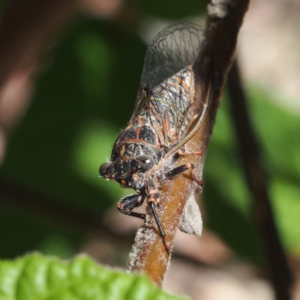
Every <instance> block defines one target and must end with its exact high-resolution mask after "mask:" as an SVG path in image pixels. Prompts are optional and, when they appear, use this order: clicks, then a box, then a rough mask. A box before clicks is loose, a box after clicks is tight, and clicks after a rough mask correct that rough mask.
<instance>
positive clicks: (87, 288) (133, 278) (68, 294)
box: [0, 254, 180, 300]
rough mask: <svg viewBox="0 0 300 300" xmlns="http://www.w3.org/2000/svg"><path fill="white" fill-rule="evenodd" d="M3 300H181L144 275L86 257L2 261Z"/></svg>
mask: <svg viewBox="0 0 300 300" xmlns="http://www.w3.org/2000/svg"><path fill="white" fill-rule="evenodd" d="M0 299H1V300H39V299H43V300H45V299H47V300H58V299H59V300H88V299H91V300H97V299H99V300H100V299H101V300H105V299H109V300H122V299H130V300H134V299H136V300H139V299H145V300H147V299H149V300H150V299H151V300H158V299H159V300H163V299H166V300H167V299H170V300H171V299H174V300H175V299H178V300H179V299H180V298H177V297H175V296H171V295H168V294H166V293H165V292H163V291H162V290H160V289H159V288H157V287H155V286H154V285H153V284H152V283H151V282H150V281H149V279H147V278H146V277H145V276H141V275H132V274H126V273H124V272H121V271H116V270H112V269H108V268H105V267H103V266H100V265H98V264H96V263H95V262H94V261H93V260H92V259H90V258H89V257H87V256H85V255H81V256H78V257H76V258H74V259H73V260H72V261H62V260H59V259H58V258H54V257H46V256H42V255H41V254H30V255H27V256H24V257H22V258H19V259H17V260H14V261H8V260H6V261H0Z"/></svg>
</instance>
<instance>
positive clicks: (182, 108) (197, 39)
mask: <svg viewBox="0 0 300 300" xmlns="http://www.w3.org/2000/svg"><path fill="white" fill-rule="evenodd" d="M202 42H203V34H202V29H201V27H200V26H198V25H194V24H191V23H187V22H183V23H179V24H175V25H172V26H169V27H167V28H166V29H164V30H163V31H161V32H160V33H159V34H158V35H157V36H156V37H155V38H154V40H153V41H152V43H151V44H150V45H149V47H148V50H147V53H146V57H145V63H144V69H143V73H142V79H141V83H140V88H139V91H138V96H137V101H136V105H135V110H134V113H133V116H132V120H133V119H134V118H136V117H137V116H138V115H139V114H145V115H147V117H149V118H150V120H151V122H152V125H153V126H154V128H155V129H156V132H157V134H158V136H159V138H160V140H161V143H162V144H163V145H164V146H165V147H166V148H167V149H172V148H173V147H174V146H175V145H177V144H178V143H179V141H183V140H184V139H185V137H186V136H189V133H190V132H191V131H192V130H193V129H194V128H195V127H196V125H195V124H198V121H197V120H199V119H201V118H202V117H201V116H202V115H203V113H204V111H205V109H204V106H203V103H197V101H196V97H195V78H194V72H193V66H194V64H195V61H196V59H197V56H198V54H199V52H200V49H201V45H202ZM176 148H177V147H176Z"/></svg>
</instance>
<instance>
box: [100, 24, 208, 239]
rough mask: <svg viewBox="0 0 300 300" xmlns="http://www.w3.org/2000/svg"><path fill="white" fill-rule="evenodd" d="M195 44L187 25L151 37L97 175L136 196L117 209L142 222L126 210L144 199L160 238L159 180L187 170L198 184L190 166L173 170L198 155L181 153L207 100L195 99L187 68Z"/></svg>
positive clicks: (196, 35)
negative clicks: (126, 117) (132, 95)
mask: <svg viewBox="0 0 300 300" xmlns="http://www.w3.org/2000/svg"><path fill="white" fill-rule="evenodd" d="M201 42H202V31H201V29H200V28H199V27H198V26H196V25H193V24H190V23H180V24H176V25H173V26H170V27H168V28H166V29H164V30H163V31H162V32H160V33H159V34H158V35H157V36H156V37H155V39H154V40H153V41H152V43H151V44H150V46H149V48H148V50H147V53H146V57H145V64H144V69H143V74H142V79H141V84H140V88H139V91H138V96H137V101H136V104H135V110H134V112H133V115H132V117H131V119H130V122H129V124H128V126H127V127H126V128H125V129H124V130H123V132H121V134H120V135H119V137H118V138H117V140H116V142H115V144H114V146H113V149H112V154H111V161H110V162H107V163H104V164H102V165H101V167H100V175H101V176H102V177H104V178H108V179H112V180H115V181H117V182H119V183H120V184H121V186H123V187H128V188H132V189H134V190H135V191H136V192H137V194H136V195H129V196H126V197H125V198H123V199H122V200H121V201H120V202H119V203H118V209H119V210H120V211H121V212H122V213H124V214H126V215H130V216H135V217H139V218H142V219H144V218H145V214H141V213H137V212H134V211H132V210H133V209H134V208H135V207H138V206H140V205H141V204H142V203H143V202H144V200H145V199H146V201H147V203H148V205H149V206H150V208H151V210H152V212H153V215H154V217H155V220H156V223H157V225H158V228H159V231H160V233H161V236H162V237H163V238H164V237H165V233H164V230H163V228H162V226H161V223H160V220H159V218H158V216H157V212H156V209H157V206H158V204H159V202H160V194H159V187H160V184H161V182H162V181H164V180H168V179H170V178H172V177H175V176H177V175H179V174H181V173H183V172H186V171H189V172H190V174H191V178H192V179H193V180H194V181H196V182H197V183H198V184H199V185H201V184H202V181H201V180H198V179H197V178H196V177H195V175H194V173H193V171H192V170H193V168H194V165H192V164H189V163H187V164H183V165H180V166H178V167H175V168H174V162H175V161H176V160H177V159H178V158H179V157H180V156H182V155H189V154H197V155H199V154H200V153H199V152H194V153H185V150H184V145H185V143H186V142H187V141H188V140H189V139H190V138H191V137H192V136H193V135H194V134H195V132H196V131H197V130H198V128H199V127H200V126H201V122H202V120H203V117H204V115H205V112H206V107H207V101H208V96H207V97H204V98H202V100H199V99H198V98H199V97H196V95H195V76H194V71H193V65H194V63H195V61H196V58H197V55H198V53H199V50H200V47H201ZM192 201H193V199H192ZM198 210H199V209H198ZM185 222H188V221H185Z"/></svg>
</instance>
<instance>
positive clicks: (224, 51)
mask: <svg viewBox="0 0 300 300" xmlns="http://www.w3.org/2000/svg"><path fill="white" fill-rule="evenodd" d="M248 3H249V1H248V0H240V1H237V0H236V1H234V0H232V1H229V0H227V1H226V0H213V1H212V3H211V4H209V6H208V21H207V25H206V29H205V37H206V39H205V44H204V48H203V49H202V51H201V53H200V54H199V59H198V61H197V66H196V67H197V74H196V75H197V76H198V78H200V85H198V86H197V87H196V88H197V95H198V97H201V95H202V93H201V91H202V92H203V93H204V94H205V91H207V90H208V89H209V88H210V89H211V92H210V105H209V107H208V113H207V114H206V117H205V119H204V121H203V123H202V124H203V126H202V127H201V128H200V130H199V131H198V132H197V133H196V134H195V136H194V137H193V138H192V139H191V140H190V141H189V142H188V143H187V145H186V149H187V151H191V152H193V151H201V152H202V153H203V155H202V156H201V159H199V157H198V156H196V155H191V156H189V157H184V158H182V159H181V160H180V161H179V162H178V164H179V163H180V164H182V163H184V162H190V163H193V164H195V165H196V170H197V172H196V174H197V176H198V178H202V170H203V164H204V159H205V154H206V150H207V147H208V143H209V140H210V136H211V132H212V127H213V124H214V121H215V116H216V109H217V107H218V103H219V98H220V95H221V92H222V90H223V87H224V83H225V79H226V76H227V73H228V70H229V68H230V66H231V63H232V60H233V57H234V53H235V47H236V41H237V34H238V31H239V28H240V26H241V24H242V20H243V17H244V14H245V13H246V10H247V7H248ZM198 81H199V79H198ZM196 188H197V187H196V185H195V183H193V182H192V181H191V179H190V177H189V176H178V177H176V178H175V179H173V180H168V181H165V182H163V183H162V186H161V188H160V193H161V198H162V201H161V205H160V208H159V212H158V214H159V217H160V220H161V222H162V225H163V228H164V229H165V232H166V244H167V246H168V248H169V249H172V247H173V241H174V237H175V233H176V230H177V228H178V225H179V220H180V216H181V214H182V211H183V208H184V205H185V203H186V200H187V199H188V198H189V197H191V196H193V194H194V193H195V192H196ZM156 228H157V227H156V224H155V221H154V218H153V216H152V214H148V215H147V218H146V221H145V224H144V225H143V226H142V227H141V228H140V229H139V231H138V233H137V235H136V239H135V244H134V245H133V249H132V252H131V254H130V258H129V267H128V268H129V270H130V271H131V272H143V273H146V274H147V275H148V276H149V277H150V279H151V280H152V281H153V282H155V283H156V284H157V285H162V283H163V281H164V278H165V274H166V271H167V267H168V264H169V260H170V254H169V253H168V252H167V251H166V248H165V245H164V244H163V242H162V238H161V237H160V235H159V232H158V231H157V229H156Z"/></svg>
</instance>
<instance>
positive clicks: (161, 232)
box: [148, 201, 166, 239]
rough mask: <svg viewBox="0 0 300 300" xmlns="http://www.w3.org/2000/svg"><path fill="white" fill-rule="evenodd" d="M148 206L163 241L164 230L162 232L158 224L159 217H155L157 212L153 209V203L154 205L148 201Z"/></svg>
mask: <svg viewBox="0 0 300 300" xmlns="http://www.w3.org/2000/svg"><path fill="white" fill-rule="evenodd" d="M148 204H149V206H150V208H151V210H152V213H153V216H154V219H155V222H156V224H157V227H158V229H159V232H160V235H161V237H162V238H163V239H165V237H166V234H165V232H164V230H163V228H162V225H161V223H160V220H159V217H158V215H157V212H156V209H155V203H154V201H148Z"/></svg>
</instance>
